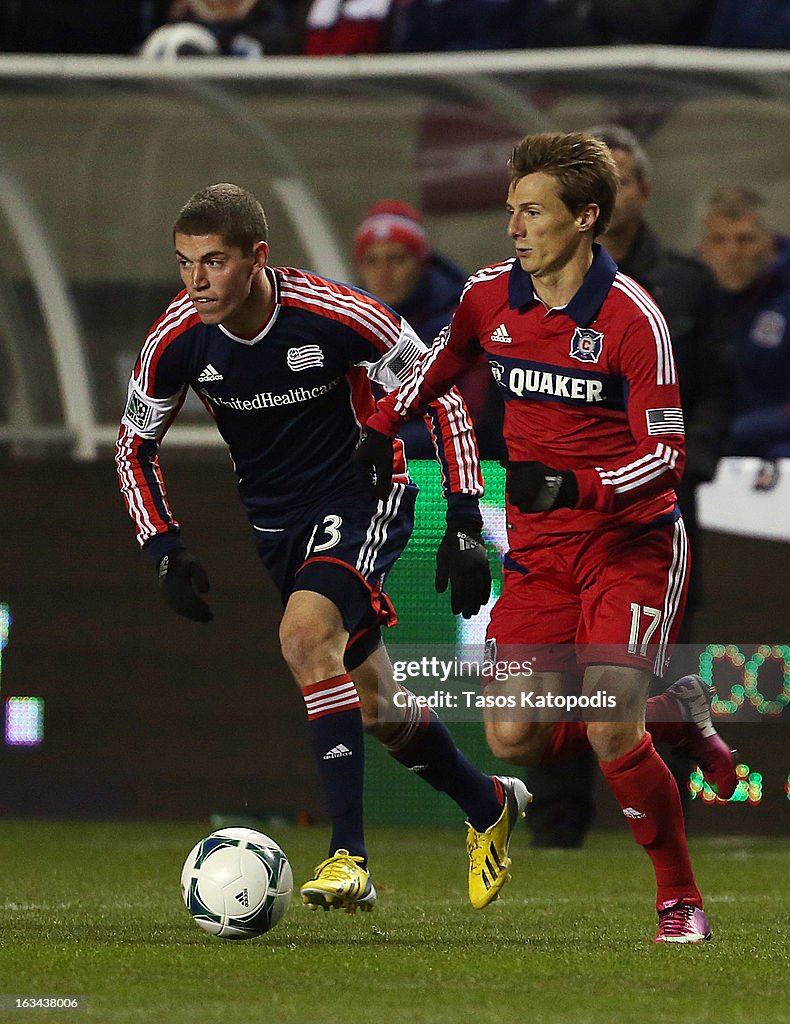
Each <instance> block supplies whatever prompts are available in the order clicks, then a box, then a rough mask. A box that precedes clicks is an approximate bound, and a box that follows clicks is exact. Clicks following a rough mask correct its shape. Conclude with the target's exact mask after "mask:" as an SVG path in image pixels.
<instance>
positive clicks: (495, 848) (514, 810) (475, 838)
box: [466, 776, 532, 910]
mask: <svg viewBox="0 0 790 1024" xmlns="http://www.w3.org/2000/svg"><path fill="white" fill-rule="evenodd" d="M497 778H498V779H499V781H500V782H501V783H502V785H503V787H504V789H505V806H504V807H503V808H502V813H501V814H500V816H499V818H498V819H497V821H496V822H494V824H493V825H492V826H491V828H488V829H486V830H485V832H478V831H477V829H475V828H473V827H472V826H471V825H470V824H469V822H467V823H466V824H467V826H468V832H467V833H466V852H467V853H468V854H469V902H470V903H471V904H472V906H473V907H474V908H475V910H482V909H483V907H487V906H488V904H489V903H492V902H493V901H494V900H495V899H497V897H498V896H499V892H500V890H501V888H502V886H503V885H504V884H505V882H507V881H508V879H509V878H510V875H509V874H508V870H507V869H508V868H509V867H510V857H508V849H509V847H510V837H511V835H512V834H513V829H514V828H515V827H516V822H517V821H518V819H519V818H523V817H524V815H525V813H526V808H527V804H528V803H529V802H530V801H531V800H532V794H531V793H530V791H529V790H528V789H527V787H526V786H525V785H524V783H523V782H522V781H521V779H515V778H510V777H503V776H497Z"/></svg>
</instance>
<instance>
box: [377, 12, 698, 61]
mask: <svg viewBox="0 0 790 1024" xmlns="http://www.w3.org/2000/svg"><path fill="white" fill-rule="evenodd" d="M713 3H714V0H661V2H660V3H659V2H657V0H399V2H398V3H397V4H396V5H395V8H394V14H393V28H392V49H393V50H396V51H399V52H403V51H431V50H442V51H449V50H506V49H520V48H522V47H538V46H600V45H607V44H618V43H671V44H674V45H682V44H689V43H697V42H699V38H700V35H701V33H702V31H703V29H704V28H705V25H706V22H707V20H708V18H709V16H710V13H711V11H712V8H713Z"/></svg>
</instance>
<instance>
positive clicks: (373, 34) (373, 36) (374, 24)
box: [305, 0, 393, 57]
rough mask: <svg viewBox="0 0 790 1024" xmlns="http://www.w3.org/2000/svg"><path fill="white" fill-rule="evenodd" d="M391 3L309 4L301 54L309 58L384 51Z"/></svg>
mask: <svg viewBox="0 0 790 1024" xmlns="http://www.w3.org/2000/svg"><path fill="white" fill-rule="evenodd" d="M392 3H393V0H313V2H312V4H311V5H310V10H309V12H308V14H307V33H306V36H305V53H306V54H308V55H309V56H311V57H320V56H327V55H329V54H343V53H376V52H378V51H379V50H384V49H386V40H387V36H388V26H389V16H390V9H391V7H392Z"/></svg>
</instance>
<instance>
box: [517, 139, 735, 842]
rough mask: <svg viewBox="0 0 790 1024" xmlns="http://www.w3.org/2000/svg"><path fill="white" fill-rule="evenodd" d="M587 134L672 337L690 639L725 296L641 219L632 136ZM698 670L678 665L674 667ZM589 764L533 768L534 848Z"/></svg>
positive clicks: (638, 270)
mask: <svg viewBox="0 0 790 1024" xmlns="http://www.w3.org/2000/svg"><path fill="white" fill-rule="evenodd" d="M587 131H588V132H589V133H590V134H591V135H594V136H596V137H597V138H599V139H602V140H603V141H604V142H605V143H606V144H607V145H608V146H609V148H610V149H611V151H612V156H613V157H614V160H615V163H616V164H617V168H618V170H619V172H620V188H619V190H618V193H617V200H616V202H615V208H614V213H613V215H612V219H611V221H610V223H609V226H608V228H607V229H606V231H605V233H604V234H603V235H602V236H601V238H600V241H601V242H602V244H603V245H604V247H605V248H606V250H607V251H608V252H609V254H610V256H612V258H613V259H614V260H615V262H616V263H617V264H618V266H619V268H620V270H621V271H622V272H623V273H624V274H627V275H628V276H629V277H631V278H633V279H634V280H635V281H636V282H637V283H638V284H640V285H642V287H643V288H645V289H646V290H647V291H648V292H650V294H651V295H652V296H653V298H654V299H655V300H656V302H657V304H658V306H659V307H660V309H661V311H662V312H663V314H664V317H665V318H666V321H667V324H668V326H669V332H670V336H671V338H672V347H673V350H674V354H675V362H676V364H677V370H678V379H679V381H680V389H681V396H682V400H683V415H684V420H685V429H686V470H685V474H684V477H683V480H682V481H681V483H680V485H679V487H678V488H677V493H678V502H679V505H680V508H681V512H682V514H683V519H684V521H685V523H686V530H687V532H688V536H689V543H690V546H691V550H692V559H691V566H692V569H691V580H690V585H689V598H688V604H687V608H686V619H685V621H684V624H683V631H682V633H681V635H680V637H679V643H681V644H687V643H688V642H689V639H690V635H689V634H690V621H691V618H692V615H693V611H694V609H695V608H696V607H698V606H699V600H700V590H701V586H700V582H701V581H700V575H699V567H700V560H699V559H698V558H695V557H694V552H695V550H697V549H698V546H699V530H698V527H697V508H696V489H697V486H698V484H700V483H703V482H706V481H709V480H712V479H713V476H714V474H715V472H716V463H717V462H718V460H719V457H720V456H721V454H722V452H723V448H724V444H725V439H726V437H727V430H728V425H729V417H730V407H731V397H730V396H731V377H732V370H731V357H730V354H729V351H728V348H727V345H726V337H725V335H724V332H723V331H722V329H721V315H722V314H721V303H722V301H723V296H722V295H721V293H720V291H719V289H718V288H717V286H716V282H715V280H714V278H713V275H712V274H711V273H710V271H709V270H708V269H707V267H705V265H704V264H703V263H701V262H700V261H699V260H696V259H693V258H691V257H689V256H684V255H681V254H680V253H676V252H673V251H672V250H670V249H667V248H665V246H664V245H663V244H662V242H661V241H660V239H659V238H658V236H657V235H656V233H655V231H653V229H652V228H651V227H650V226H649V224H648V223H647V222H646V220H645V208H646V206H647V204H648V201H649V199H650V194H651V191H652V170H651V166H650V161H649V159H648V156H647V154H646V153H645V151H644V149H643V148H642V146H641V145H640V143H639V140H638V139H637V138H636V136H635V135H634V134H633V133H632V132H630V131H628V130H627V129H625V128H621V127H620V126H619V125H599V126H596V127H594V128H589V129H587ZM683 653H685V652H683ZM695 667H696V666H694V665H691V664H689V665H685V664H684V665H683V667H682V670H681V671H680V672H679V673H678V674H683V672H688V671H693V670H694V668H695ZM676 668H677V666H676ZM660 753H662V755H663V756H664V757H665V759H666V760H667V763H668V764H669V767H670V769H671V770H672V772H673V774H674V775H675V777H676V780H677V782H678V788H679V790H680V793H681V796H682V797H686V798H687V796H688V787H687V785H686V782H687V780H688V777H689V771H690V769H691V764H690V762H689V761H688V760H687V759H686V758H677V757H671V756H670V753H669V751H668V750H666V749H663V748H660ZM593 762H594V758H592V756H591V754H589V755H588V754H582V755H578V756H577V757H576V758H573V759H570V758H569V759H567V760H566V761H565V762H563V764H561V765H560V764H559V763H558V764H556V765H555V764H553V765H551V767H550V768H541V767H538V768H531V769H530V770H529V772H528V775H527V778H528V785H529V787H530V789H531V790H532V791H533V794H534V801H533V804H532V807H531V809H530V813H529V816H528V824H529V826H530V828H531V830H532V832H533V836H534V840H535V844H536V845H538V846H579V845H581V842H582V840H583V839H584V835H585V834H586V832H587V830H588V829H589V826H590V823H591V819H592V813H593V795H592V793H593V779H594V772H593V770H592V768H593Z"/></svg>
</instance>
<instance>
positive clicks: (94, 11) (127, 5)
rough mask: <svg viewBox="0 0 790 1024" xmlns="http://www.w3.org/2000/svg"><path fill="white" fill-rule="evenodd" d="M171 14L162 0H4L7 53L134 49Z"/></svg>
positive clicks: (1, 32) (1, 16)
mask: <svg viewBox="0 0 790 1024" xmlns="http://www.w3.org/2000/svg"><path fill="white" fill-rule="evenodd" d="M164 13H165V3H164V2H162V0H113V2H112V3H95V4H90V6H89V8H88V9H86V4H85V0H0V50H2V51H3V52H5V53H108V54H112V53H120V54H128V53H132V52H133V51H134V50H135V49H136V48H137V47H138V46H139V45H140V42H141V41H142V40H143V39H145V37H146V36H147V35H148V33H149V32H151V31H152V29H153V28H154V27H155V26H156V25H158V24H159V23H160V22H161V20H162V18H163V17H164Z"/></svg>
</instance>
